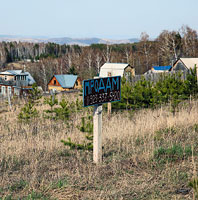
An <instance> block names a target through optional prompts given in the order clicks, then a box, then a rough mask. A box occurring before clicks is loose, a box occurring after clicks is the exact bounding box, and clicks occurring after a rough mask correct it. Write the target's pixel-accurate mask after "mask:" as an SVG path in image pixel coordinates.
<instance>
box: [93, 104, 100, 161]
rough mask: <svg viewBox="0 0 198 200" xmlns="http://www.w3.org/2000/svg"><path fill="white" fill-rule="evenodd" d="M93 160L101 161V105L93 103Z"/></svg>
mask: <svg viewBox="0 0 198 200" xmlns="http://www.w3.org/2000/svg"><path fill="white" fill-rule="evenodd" d="M93 161H94V162H95V163H101V162H102V105H94V112H93Z"/></svg>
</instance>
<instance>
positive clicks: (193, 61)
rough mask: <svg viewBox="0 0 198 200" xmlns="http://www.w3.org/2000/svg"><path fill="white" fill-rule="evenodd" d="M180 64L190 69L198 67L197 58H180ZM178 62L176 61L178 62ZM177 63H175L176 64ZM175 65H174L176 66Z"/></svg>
mask: <svg viewBox="0 0 198 200" xmlns="http://www.w3.org/2000/svg"><path fill="white" fill-rule="evenodd" d="M179 60H181V62H182V63H183V64H184V65H185V66H186V67H187V68H188V69H192V68H194V67H195V65H196V66H197V67H198V58H180V59H179ZM179 60H178V61H179ZM176 63H177V62H176ZM176 63H175V64H176Z"/></svg>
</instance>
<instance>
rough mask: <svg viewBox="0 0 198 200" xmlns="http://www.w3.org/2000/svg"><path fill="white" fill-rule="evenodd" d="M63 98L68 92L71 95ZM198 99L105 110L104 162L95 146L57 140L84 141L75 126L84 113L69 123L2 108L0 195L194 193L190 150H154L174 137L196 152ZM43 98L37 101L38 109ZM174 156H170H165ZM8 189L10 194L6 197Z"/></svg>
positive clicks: (146, 196)
mask: <svg viewBox="0 0 198 200" xmlns="http://www.w3.org/2000/svg"><path fill="white" fill-rule="evenodd" d="M65 98H69V99H71V97H70V96H68V97H67V96H66V97H65ZM197 104H198V103H197V102H193V103H191V104H189V103H186V104H185V105H183V106H182V107H181V108H180V111H179V112H178V113H176V115H175V116H173V115H172V114H171V113H170V111H169V108H168V107H165V108H161V109H157V110H141V111H138V112H136V113H128V112H123V113H118V114H113V115H112V117H111V118H110V119H109V118H108V117H107V115H106V113H105V112H104V115H103V146H104V149H103V163H102V164H101V165H98V166H96V165H95V164H93V163H92V153H91V152H86V151H77V150H69V149H68V148H67V147H65V146H63V144H62V143H61V142H60V140H61V139H67V138H68V137H71V139H72V140H73V141H75V142H79V143H80V142H83V140H84V138H83V134H82V133H81V132H80V131H79V130H78V129H77V128H76V126H77V125H79V124H80V119H81V116H83V115H85V113H84V112H80V113H77V114H76V115H74V116H73V117H72V119H71V120H70V125H69V127H68V124H64V123H63V122H62V121H51V120H47V119H44V118H42V116H40V117H39V118H38V119H35V120H32V121H31V123H29V124H23V123H19V122H18V120H17V114H18V113H19V111H20V109H19V108H18V107H16V108H15V111H10V112H2V113H0V199H1V198H4V199H5V198H7V199H9V198H10V199H18V198H21V199H22V198H24V199H192V191H189V192H188V194H186V195H184V194H182V193H180V192H179V189H182V188H183V189H189V187H188V183H189V181H190V180H191V178H192V175H193V170H194V168H193V164H192V161H191V155H190V154H189V155H187V153H188V152H186V151H184V152H183V154H182V155H181V156H180V157H179V158H175V155H173V156H172V157H170V159H168V158H167V156H164V155H161V157H155V156H154V152H158V150H159V148H160V147H161V148H162V147H163V148H164V149H168V148H171V147H172V146H173V145H174V144H176V145H178V146H179V147H180V148H183V150H185V148H186V147H191V146H192V145H193V147H194V160H195V163H196V162H197V153H198V142H197V141H198V105H197ZM46 107H47V106H46V105H45V106H44V105H39V106H38V107H37V108H38V109H39V110H40V112H42V110H44V109H46ZM170 156H171V155H170ZM9 195H10V196H9Z"/></svg>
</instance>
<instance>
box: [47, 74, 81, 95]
mask: <svg viewBox="0 0 198 200" xmlns="http://www.w3.org/2000/svg"><path fill="white" fill-rule="evenodd" d="M81 88H82V81H81V79H80V78H79V77H78V76H77V75H72V74H62V75H54V76H53V77H52V78H51V80H50V81H49V83H48V90H49V91H51V90H55V91H60V92H61V91H69V90H71V89H81Z"/></svg>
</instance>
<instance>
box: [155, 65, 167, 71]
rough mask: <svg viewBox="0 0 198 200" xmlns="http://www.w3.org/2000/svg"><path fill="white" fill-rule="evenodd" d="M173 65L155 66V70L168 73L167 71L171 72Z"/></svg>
mask: <svg viewBox="0 0 198 200" xmlns="http://www.w3.org/2000/svg"><path fill="white" fill-rule="evenodd" d="M170 68H171V65H168V66H153V69H154V70H161V71H166V70H170Z"/></svg>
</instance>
